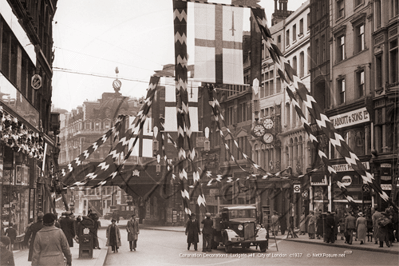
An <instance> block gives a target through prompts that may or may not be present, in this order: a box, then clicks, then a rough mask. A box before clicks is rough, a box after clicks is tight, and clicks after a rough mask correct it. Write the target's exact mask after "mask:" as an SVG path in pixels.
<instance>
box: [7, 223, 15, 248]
mask: <svg viewBox="0 0 399 266" xmlns="http://www.w3.org/2000/svg"><path fill="white" fill-rule="evenodd" d="M13 226H14V224H13V223H11V222H10V223H9V224H8V228H7V229H6V236H8V237H9V238H10V245H9V246H8V248H9V249H10V250H11V251H13V250H14V242H15V240H16V239H17V230H15V228H14V227H13Z"/></svg>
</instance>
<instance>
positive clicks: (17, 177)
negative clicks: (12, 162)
mask: <svg viewBox="0 0 399 266" xmlns="http://www.w3.org/2000/svg"><path fill="white" fill-rule="evenodd" d="M22 172H23V168H22V165H17V167H16V175H15V184H17V185H21V183H22V174H23V173H22Z"/></svg>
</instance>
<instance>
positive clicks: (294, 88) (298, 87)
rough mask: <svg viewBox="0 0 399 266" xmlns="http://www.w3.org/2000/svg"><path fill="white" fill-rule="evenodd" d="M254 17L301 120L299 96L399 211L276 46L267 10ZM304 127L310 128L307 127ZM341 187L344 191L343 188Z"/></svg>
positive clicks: (342, 151) (350, 160)
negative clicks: (269, 25)
mask: <svg viewBox="0 0 399 266" xmlns="http://www.w3.org/2000/svg"><path fill="white" fill-rule="evenodd" d="M252 14H253V15H254V16H255V20H256V21H257V24H258V26H259V29H260V31H261V33H262V36H263V38H264V40H265V44H266V48H267V49H268V51H269V54H270V57H271V58H272V60H273V61H274V63H275V67H276V68H277V70H278V73H279V75H280V77H281V78H282V80H283V81H284V82H285V84H286V85H287V86H286V91H287V93H288V95H289V97H290V99H291V101H292V102H293V104H294V106H295V110H296V112H297V113H298V115H299V116H300V117H301V120H302V117H304V116H303V113H302V110H301V109H300V108H298V107H299V105H298V103H297V100H296V96H297V95H298V96H299V98H300V99H301V100H302V101H303V102H304V103H305V105H306V107H307V109H308V111H309V113H310V115H311V116H312V117H313V118H314V119H315V120H316V124H317V126H318V127H319V128H320V129H321V130H322V131H323V133H324V134H325V135H326V136H327V137H328V138H329V139H330V142H331V144H332V145H333V146H334V148H335V149H336V150H337V151H338V152H339V153H340V154H341V155H342V156H343V157H344V158H345V160H346V162H347V163H348V164H349V165H350V166H351V167H352V168H353V169H354V170H355V171H356V172H357V173H358V174H359V175H360V176H361V177H362V179H363V181H364V182H366V183H367V184H368V185H369V186H370V187H371V188H373V189H374V190H375V191H376V192H377V193H378V194H379V196H380V197H381V198H382V199H383V200H384V201H387V202H389V203H390V204H391V205H392V206H393V207H394V208H395V210H397V206H396V205H395V204H394V203H393V201H392V199H390V198H389V197H388V195H387V194H386V193H385V192H384V191H383V190H382V189H381V187H380V186H379V184H378V183H377V182H376V180H375V179H374V177H373V176H372V175H371V174H370V173H369V172H367V170H366V168H365V167H364V166H363V164H362V162H361V161H360V160H359V158H358V157H357V156H356V154H354V153H353V151H352V150H351V149H350V147H349V146H348V144H347V143H346V142H345V140H344V139H343V138H342V136H341V135H340V134H339V133H338V132H337V130H336V129H335V127H334V125H333V123H332V122H331V121H330V120H329V118H328V117H327V116H326V115H325V114H324V113H323V110H322V109H321V108H320V106H319V105H318V104H317V102H316V101H315V99H314V98H313V97H312V95H311V94H310V92H309V91H308V89H307V88H306V86H305V84H304V83H302V81H301V79H300V78H299V77H298V76H297V75H296V73H295V70H294V69H292V67H291V66H290V64H289V63H288V61H287V60H286V58H285V57H284V56H283V55H282V53H281V51H280V49H279V48H278V46H277V45H276V44H275V43H274V40H273V39H272V36H271V33H270V30H269V28H268V27H267V20H266V15H265V12H264V10H263V9H252ZM302 122H303V121H302ZM304 127H305V128H306V126H305V124H304ZM313 137H314V136H313ZM311 139H312V137H311ZM318 152H319V153H320V152H321V151H320V150H319V151H318ZM324 157H325V158H327V156H325V154H324V155H323V157H322V160H323V162H325V164H326V166H327V168H328V170H329V172H330V173H332V172H333V171H331V170H330V169H329V168H330V165H329V164H328V163H326V162H327V161H328V160H325V158H324ZM334 172H335V171H334ZM337 184H338V183H337ZM338 186H339V185H338ZM339 187H340V188H341V186H339ZM347 199H348V201H349V202H351V201H353V200H351V197H348V196H347Z"/></svg>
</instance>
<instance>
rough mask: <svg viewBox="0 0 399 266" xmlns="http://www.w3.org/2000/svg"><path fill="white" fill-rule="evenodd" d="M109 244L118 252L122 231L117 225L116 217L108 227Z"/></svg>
mask: <svg viewBox="0 0 399 266" xmlns="http://www.w3.org/2000/svg"><path fill="white" fill-rule="evenodd" d="M107 246H111V247H112V251H113V252H114V253H115V252H118V249H119V247H120V246H122V243H121V233H120V231H119V227H118V226H117V225H116V219H112V220H111V224H110V225H108V227H107Z"/></svg>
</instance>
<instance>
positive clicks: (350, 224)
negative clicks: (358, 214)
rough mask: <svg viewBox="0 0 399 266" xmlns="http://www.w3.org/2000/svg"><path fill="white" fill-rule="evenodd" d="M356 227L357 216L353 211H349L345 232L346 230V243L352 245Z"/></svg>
mask: <svg viewBox="0 0 399 266" xmlns="http://www.w3.org/2000/svg"><path fill="white" fill-rule="evenodd" d="M355 229H356V218H355V217H354V216H353V213H349V214H348V216H346V218H345V232H346V243H348V244H349V245H352V240H353V232H354V231H355Z"/></svg>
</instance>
